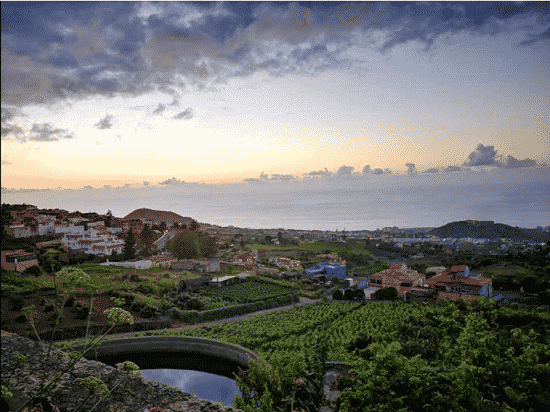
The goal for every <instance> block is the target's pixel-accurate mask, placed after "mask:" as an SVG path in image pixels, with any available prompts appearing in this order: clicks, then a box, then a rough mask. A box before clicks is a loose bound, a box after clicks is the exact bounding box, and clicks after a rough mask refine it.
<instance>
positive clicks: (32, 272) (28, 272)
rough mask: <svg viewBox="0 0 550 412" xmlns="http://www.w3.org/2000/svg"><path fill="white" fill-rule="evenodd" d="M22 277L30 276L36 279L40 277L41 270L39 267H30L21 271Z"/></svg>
mask: <svg viewBox="0 0 550 412" xmlns="http://www.w3.org/2000/svg"><path fill="white" fill-rule="evenodd" d="M23 274H24V275H32V276H34V277H38V276H40V275H42V269H41V268H40V266H31V267H29V268H27V269H25V270H24V271H23Z"/></svg>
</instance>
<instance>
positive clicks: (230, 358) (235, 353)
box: [68, 336, 259, 378]
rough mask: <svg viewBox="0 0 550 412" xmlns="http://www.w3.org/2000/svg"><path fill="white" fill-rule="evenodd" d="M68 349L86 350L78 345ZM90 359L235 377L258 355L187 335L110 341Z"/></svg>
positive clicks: (98, 348)
mask: <svg viewBox="0 0 550 412" xmlns="http://www.w3.org/2000/svg"><path fill="white" fill-rule="evenodd" d="M68 350H77V351H80V350H84V346H83V345H75V346H72V347H70V348H68ZM86 358H88V359H93V360H97V361H99V362H103V363H106V364H108V365H111V366H115V364H116V363H119V362H124V361H125V360H129V361H132V362H135V363H136V364H137V365H138V366H139V367H140V368H141V369H192V370H197V371H203V372H209V373H216V374H218V375H222V376H226V377H229V378H234V373H237V372H238V370H239V368H240V369H243V370H246V369H248V366H249V360H257V359H259V358H258V355H257V354H256V353H255V352H253V351H251V350H249V349H246V348H244V347H242V346H239V345H234V344H231V343H226V342H221V341H217V340H213V339H203V338H195V337H187V336H147V337H139V338H128V339H117V340H107V341H104V342H101V344H100V345H98V346H97V348H94V349H92V350H91V351H90V352H88V353H87V354H86Z"/></svg>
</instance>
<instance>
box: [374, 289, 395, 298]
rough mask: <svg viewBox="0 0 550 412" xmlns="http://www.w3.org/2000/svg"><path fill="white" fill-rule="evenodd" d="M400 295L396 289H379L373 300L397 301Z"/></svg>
mask: <svg viewBox="0 0 550 412" xmlns="http://www.w3.org/2000/svg"><path fill="white" fill-rule="evenodd" d="M398 298H399V295H398V294H397V289H395V288H394V287H390V288H382V289H378V290H377V291H376V292H374V293H373V294H372V300H397V299H398Z"/></svg>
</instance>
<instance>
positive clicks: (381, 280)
mask: <svg viewBox="0 0 550 412" xmlns="http://www.w3.org/2000/svg"><path fill="white" fill-rule="evenodd" d="M425 281H426V275H424V274H423V273H419V272H417V271H416V270H412V269H409V268H408V267H407V265H405V264H404V263H394V264H393V265H391V266H390V268H389V269H386V270H383V271H382V272H378V273H376V274H374V275H372V276H371V277H370V282H369V283H370V286H371V287H378V288H388V287H394V288H395V289H396V290H397V293H398V294H399V295H401V296H402V295H405V294H406V293H410V292H411V290H412V288H413V287H415V286H421V285H424V282H425Z"/></svg>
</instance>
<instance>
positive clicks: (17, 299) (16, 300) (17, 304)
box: [10, 295, 25, 312]
mask: <svg viewBox="0 0 550 412" xmlns="http://www.w3.org/2000/svg"><path fill="white" fill-rule="evenodd" d="M24 306H25V300H24V299H23V297H21V296H20V295H14V296H12V297H11V298H10V307H11V308H12V310H14V311H16V312H18V311H20V310H21V309H23V307H24Z"/></svg>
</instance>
